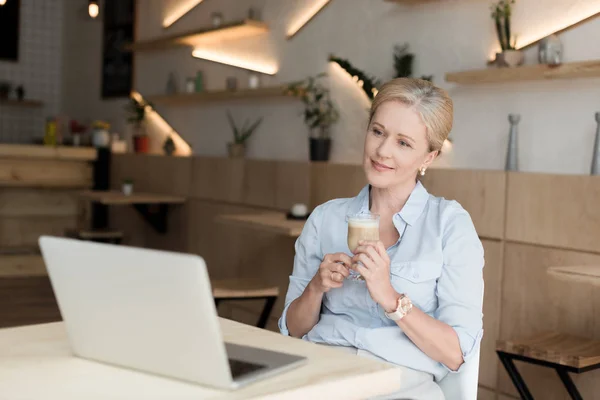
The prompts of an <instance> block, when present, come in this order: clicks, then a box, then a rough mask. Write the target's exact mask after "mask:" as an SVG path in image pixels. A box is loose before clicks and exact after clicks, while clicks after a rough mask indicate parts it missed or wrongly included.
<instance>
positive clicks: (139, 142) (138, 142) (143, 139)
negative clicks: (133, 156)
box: [133, 134, 150, 154]
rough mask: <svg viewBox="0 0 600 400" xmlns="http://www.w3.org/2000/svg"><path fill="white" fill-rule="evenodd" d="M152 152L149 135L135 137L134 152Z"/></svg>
mask: <svg viewBox="0 0 600 400" xmlns="http://www.w3.org/2000/svg"><path fill="white" fill-rule="evenodd" d="M149 150H150V138H149V137H148V135H145V134H142V135H135V136H134V137H133V151H135V152H136V153H142V154H143V153H148V151H149Z"/></svg>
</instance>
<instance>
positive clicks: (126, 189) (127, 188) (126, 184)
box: [122, 178, 133, 196]
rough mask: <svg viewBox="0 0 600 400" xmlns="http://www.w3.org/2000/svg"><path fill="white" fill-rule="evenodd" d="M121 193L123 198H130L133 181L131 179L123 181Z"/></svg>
mask: <svg viewBox="0 0 600 400" xmlns="http://www.w3.org/2000/svg"><path fill="white" fill-rule="evenodd" d="M122 191H123V194H124V195H125V196H131V194H132V193H133V180H132V179H131V178H127V179H123V186H122Z"/></svg>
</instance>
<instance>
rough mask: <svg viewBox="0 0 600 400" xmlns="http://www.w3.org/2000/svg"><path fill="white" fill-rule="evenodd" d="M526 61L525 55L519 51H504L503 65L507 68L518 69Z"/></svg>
mask: <svg viewBox="0 0 600 400" xmlns="http://www.w3.org/2000/svg"><path fill="white" fill-rule="evenodd" d="M523 61H525V55H524V54H523V52H522V51H519V50H504V51H503V52H502V63H503V64H504V66H506V67H510V68H513V67H517V66H519V65H521V64H523Z"/></svg>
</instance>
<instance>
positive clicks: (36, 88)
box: [0, 0, 64, 143]
mask: <svg viewBox="0 0 600 400" xmlns="http://www.w3.org/2000/svg"><path fill="white" fill-rule="evenodd" d="M8 1H13V0H8ZM63 7H64V3H63V0H21V8H20V24H19V36H20V37H19V59H18V61H16V62H11V61H0V81H4V80H8V81H10V82H11V83H12V84H13V92H12V97H16V94H15V91H14V88H16V86H18V85H23V88H24V89H25V98H27V99H32V100H39V101H42V102H43V103H44V106H43V107H42V108H21V107H10V106H6V105H2V104H0V141H2V142H9V143H29V142H31V141H32V140H33V139H34V138H40V137H42V136H43V135H44V120H45V117H47V116H56V114H57V113H58V112H59V110H60V108H61V107H60V102H61V79H62V70H61V65H62V59H61V54H62V47H63V42H62V36H61V27H62V24H63ZM0 40H2V39H1V38H0Z"/></svg>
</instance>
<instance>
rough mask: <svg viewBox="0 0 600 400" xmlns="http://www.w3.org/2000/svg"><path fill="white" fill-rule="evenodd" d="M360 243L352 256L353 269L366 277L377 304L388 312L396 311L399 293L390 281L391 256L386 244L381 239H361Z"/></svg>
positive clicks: (372, 296) (370, 292)
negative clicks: (386, 249)
mask: <svg viewBox="0 0 600 400" xmlns="http://www.w3.org/2000/svg"><path fill="white" fill-rule="evenodd" d="M358 244H359V246H358V247H357V248H356V249H355V250H354V254H355V255H354V257H352V264H351V265H352V269H354V270H356V271H357V272H358V273H359V274H361V275H362V277H363V278H364V279H365V282H366V283H367V289H369V294H370V295H371V298H372V299H373V300H374V301H375V302H376V303H377V304H379V305H380V306H381V307H382V308H383V309H384V310H385V311H386V312H392V311H395V310H396V308H397V302H398V297H399V295H398V293H397V292H396V290H395V289H394V287H393V286H392V282H391V281H390V257H389V256H388V254H387V252H386V251H385V246H384V245H383V243H381V242H380V241H365V240H361V241H360V242H359V243H358ZM359 261H360V262H361V264H359V263H358V262H359Z"/></svg>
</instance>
